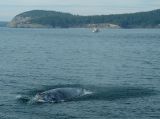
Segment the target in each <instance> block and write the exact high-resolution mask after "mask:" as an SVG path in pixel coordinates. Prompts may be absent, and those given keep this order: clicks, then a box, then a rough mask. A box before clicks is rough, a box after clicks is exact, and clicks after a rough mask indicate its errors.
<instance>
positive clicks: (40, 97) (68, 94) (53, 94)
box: [35, 88, 85, 102]
mask: <svg viewBox="0 0 160 119" xmlns="http://www.w3.org/2000/svg"><path fill="white" fill-rule="evenodd" d="M83 95H85V90H84V89H82V88H56V89H51V90H48V91H45V92H42V93H39V94H37V95H36V96H35V100H36V101H37V102H62V101H66V100H71V99H73V98H77V97H80V96H83Z"/></svg>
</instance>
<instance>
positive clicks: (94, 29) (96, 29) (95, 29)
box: [92, 28, 100, 33]
mask: <svg viewBox="0 0 160 119" xmlns="http://www.w3.org/2000/svg"><path fill="white" fill-rule="evenodd" d="M99 31H100V30H99V29H98V28H93V30H92V32H93V33H97V32H99Z"/></svg>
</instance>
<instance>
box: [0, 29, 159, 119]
mask: <svg viewBox="0 0 160 119" xmlns="http://www.w3.org/2000/svg"><path fill="white" fill-rule="evenodd" d="M60 87H81V88H85V89H88V90H90V91H93V92H94V94H93V95H92V96H88V97H86V98H82V99H79V100H72V101H68V102H63V103H56V104H53V103H46V104H26V103H23V102H20V101H18V100H17V99H16V96H17V95H28V96H33V95H35V94H36V93H38V92H41V91H45V90H49V89H53V88H60ZM0 119H160V29H109V30H107V29H106V30H101V32H99V33H92V32H91V30H90V29H9V28H0Z"/></svg>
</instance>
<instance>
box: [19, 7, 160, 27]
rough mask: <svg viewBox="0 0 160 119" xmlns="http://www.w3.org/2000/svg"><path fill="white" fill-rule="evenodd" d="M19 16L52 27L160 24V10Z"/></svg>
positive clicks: (46, 13) (39, 12)
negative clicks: (104, 13) (109, 13)
mask: <svg viewBox="0 0 160 119" xmlns="http://www.w3.org/2000/svg"><path fill="white" fill-rule="evenodd" d="M18 16H22V17H30V18H31V20H30V22H31V23H36V24H42V25H49V26H52V27H76V26H83V25H86V24H99V23H111V24H116V25H119V26H121V27H123V28H147V27H157V26H159V24H160V10H153V11H150V12H139V13H132V14H117V15H95V16H79V15H72V14H69V13H61V12H55V11H43V10H33V11H29V12H25V13H22V14H20V15H18Z"/></svg>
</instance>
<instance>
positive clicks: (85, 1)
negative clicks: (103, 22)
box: [0, 0, 160, 21]
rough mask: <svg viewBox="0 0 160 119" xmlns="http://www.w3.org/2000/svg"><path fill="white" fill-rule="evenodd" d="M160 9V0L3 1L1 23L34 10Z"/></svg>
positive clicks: (0, 3) (111, 11)
mask: <svg viewBox="0 0 160 119" xmlns="http://www.w3.org/2000/svg"><path fill="white" fill-rule="evenodd" d="M159 8H160V0H1V1H0V21H9V20H11V19H12V18H13V17H14V16H15V15H17V14H19V13H21V12H24V11H28V10H34V9H42V10H55V11H62V12H70V13H73V14H79V15H94V14H117V13H130V12H138V11H148V10H153V9H159Z"/></svg>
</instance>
